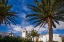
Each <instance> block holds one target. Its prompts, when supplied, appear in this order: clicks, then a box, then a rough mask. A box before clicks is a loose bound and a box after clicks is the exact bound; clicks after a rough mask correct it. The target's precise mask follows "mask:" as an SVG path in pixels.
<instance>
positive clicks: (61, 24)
mask: <svg viewBox="0 0 64 42" xmlns="http://www.w3.org/2000/svg"><path fill="white" fill-rule="evenodd" d="M55 24H56V23H55ZM59 24H60V25H58V24H56V28H54V30H57V29H60V30H63V29H64V22H62V21H59Z"/></svg>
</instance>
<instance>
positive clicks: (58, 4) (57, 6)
mask: <svg viewBox="0 0 64 42" xmlns="http://www.w3.org/2000/svg"><path fill="white" fill-rule="evenodd" d="M34 3H35V5H31V4H29V5H28V6H29V8H30V9H31V10H32V14H28V15H27V16H26V17H29V18H28V21H32V20H34V21H32V22H33V23H32V24H35V27H36V26H38V25H39V26H40V27H41V26H44V25H45V24H48V29H49V42H53V28H52V26H53V27H54V28H56V25H55V23H57V24H59V21H64V0H40V1H38V0H34Z"/></svg>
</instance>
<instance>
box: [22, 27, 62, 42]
mask: <svg viewBox="0 0 64 42" xmlns="http://www.w3.org/2000/svg"><path fill="white" fill-rule="evenodd" d="M27 34H28V33H27V30H26V28H25V29H24V30H23V31H22V37H23V38H26V37H27ZM36 38H37V37H34V41H36ZM38 41H41V42H48V41H49V34H45V35H40V36H39V37H38ZM53 42H62V37H60V35H59V34H53Z"/></svg>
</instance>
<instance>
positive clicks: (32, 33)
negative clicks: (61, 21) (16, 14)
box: [28, 29, 39, 42]
mask: <svg viewBox="0 0 64 42" xmlns="http://www.w3.org/2000/svg"><path fill="white" fill-rule="evenodd" d="M38 36H39V33H38V32H37V31H36V30H34V29H33V30H32V31H31V32H30V33H29V34H28V37H29V38H31V37H32V39H33V42H34V37H38Z"/></svg>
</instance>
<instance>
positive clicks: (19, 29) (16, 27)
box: [11, 25, 22, 32]
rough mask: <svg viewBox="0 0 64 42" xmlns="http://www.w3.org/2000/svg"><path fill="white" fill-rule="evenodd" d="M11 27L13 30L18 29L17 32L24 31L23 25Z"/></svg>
mask: <svg viewBox="0 0 64 42" xmlns="http://www.w3.org/2000/svg"><path fill="white" fill-rule="evenodd" d="M11 28H12V30H14V31H17V32H21V31H22V29H21V26H19V25H11Z"/></svg>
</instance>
